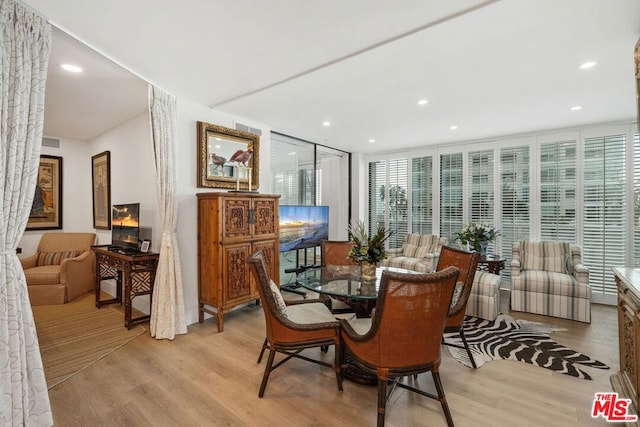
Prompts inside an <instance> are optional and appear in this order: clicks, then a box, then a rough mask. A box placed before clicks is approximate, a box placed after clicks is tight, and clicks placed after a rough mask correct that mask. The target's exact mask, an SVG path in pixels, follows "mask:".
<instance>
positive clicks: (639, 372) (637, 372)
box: [611, 267, 640, 414]
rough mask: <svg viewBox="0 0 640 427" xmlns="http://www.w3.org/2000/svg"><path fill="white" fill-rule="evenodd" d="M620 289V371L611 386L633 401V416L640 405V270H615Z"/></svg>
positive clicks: (612, 377) (618, 268)
mask: <svg viewBox="0 0 640 427" xmlns="http://www.w3.org/2000/svg"><path fill="white" fill-rule="evenodd" d="M613 272H614V274H615V278H616V283H617V285H618V338H619V344H620V371H619V372H617V373H615V374H613V375H612V376H611V385H612V387H613V389H614V391H617V392H618V394H620V395H621V396H622V397H625V398H627V399H631V401H632V402H633V406H634V407H633V408H632V411H631V413H633V414H637V413H638V412H637V410H638V408H639V403H640V394H639V392H640V269H638V268H622V267H614V268H613Z"/></svg>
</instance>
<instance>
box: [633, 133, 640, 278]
mask: <svg viewBox="0 0 640 427" xmlns="http://www.w3.org/2000/svg"><path fill="white" fill-rule="evenodd" d="M633 266H634V267H640V135H638V134H637V133H636V134H635V135H634V136H633Z"/></svg>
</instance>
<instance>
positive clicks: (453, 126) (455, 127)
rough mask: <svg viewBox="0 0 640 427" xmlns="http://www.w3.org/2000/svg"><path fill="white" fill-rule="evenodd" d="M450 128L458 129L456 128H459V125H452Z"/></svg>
mask: <svg viewBox="0 0 640 427" xmlns="http://www.w3.org/2000/svg"><path fill="white" fill-rule="evenodd" d="M449 129H451V130H456V129H458V126H456V125H451V127H450V128H449Z"/></svg>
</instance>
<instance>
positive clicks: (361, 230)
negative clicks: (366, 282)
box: [348, 220, 391, 279]
mask: <svg viewBox="0 0 640 427" xmlns="http://www.w3.org/2000/svg"><path fill="white" fill-rule="evenodd" d="M348 231H349V240H351V241H353V248H351V250H350V251H349V255H348V257H349V259H350V260H352V261H353V262H355V263H357V264H360V268H361V275H362V277H363V279H364V278H369V277H370V276H373V277H375V269H376V265H377V264H378V263H379V262H380V261H382V260H383V259H384V258H385V257H386V255H387V251H386V249H385V247H384V242H385V241H386V240H387V239H388V238H389V237H390V236H391V231H389V230H387V229H385V228H384V227H378V230H377V231H376V232H375V234H372V235H371V236H369V233H368V232H367V226H366V225H365V223H364V222H363V221H361V220H358V221H356V222H355V224H351V225H350V226H349V230H348Z"/></svg>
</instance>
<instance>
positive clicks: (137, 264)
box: [91, 246, 159, 329]
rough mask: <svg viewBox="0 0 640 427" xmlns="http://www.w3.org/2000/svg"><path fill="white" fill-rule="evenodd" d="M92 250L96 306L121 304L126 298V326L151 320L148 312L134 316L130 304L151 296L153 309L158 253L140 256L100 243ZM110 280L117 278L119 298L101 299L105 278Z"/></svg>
mask: <svg viewBox="0 0 640 427" xmlns="http://www.w3.org/2000/svg"><path fill="white" fill-rule="evenodd" d="M91 250H93V252H94V253H95V255H96V279H95V291H96V307H97V308H100V307H101V306H103V305H107V304H114V303H119V304H122V303H123V300H124V326H125V327H126V328H127V329H131V326H133V325H135V324H138V323H141V322H145V321H147V320H149V319H150V318H151V315H149V314H147V315H144V316H139V317H136V318H131V305H132V302H133V299H134V298H135V297H137V296H140V295H149V312H151V303H152V298H153V284H154V281H155V279H156V268H157V267H158V258H159V254H157V253H152V252H148V253H141V254H139V255H138V254H136V255H126V254H120V253H117V252H112V251H109V250H107V248H106V247H100V246H94V247H92V248H91ZM107 279H114V280H115V281H116V297H115V298H111V299H107V300H101V299H100V289H101V286H102V281H103V280H107ZM123 290H124V298H123V295H122V293H123Z"/></svg>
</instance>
